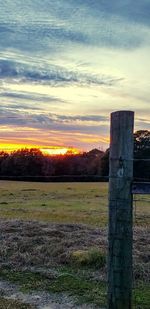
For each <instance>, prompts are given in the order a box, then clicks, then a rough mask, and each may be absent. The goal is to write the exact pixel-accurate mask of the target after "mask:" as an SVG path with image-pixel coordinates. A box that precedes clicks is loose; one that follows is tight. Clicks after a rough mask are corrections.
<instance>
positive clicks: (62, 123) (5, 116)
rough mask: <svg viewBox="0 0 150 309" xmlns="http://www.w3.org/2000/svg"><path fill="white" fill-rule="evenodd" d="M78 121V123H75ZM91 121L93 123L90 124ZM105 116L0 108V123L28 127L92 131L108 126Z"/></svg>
mask: <svg viewBox="0 0 150 309" xmlns="http://www.w3.org/2000/svg"><path fill="white" fill-rule="evenodd" d="M77 121H79V123H77ZM91 121H92V122H93V123H94V124H91ZM107 121H108V118H107V117H105V116H101V115H99V116H97V115H88V116H80V115H75V116H62V115H58V114H47V115H46V114H42V113H41V114H34V113H32V114H31V113H27V112H26V113H25V112H24V113H19V111H17V110H16V111H12V110H11V109H9V108H8V109H3V108H1V109H0V125H9V126H16V127H19V126H20V127H30V128H38V129H45V130H56V131H68V132H79V131H81V132H84V133H86V132H87V133H92V132H95V131H98V132H99V130H100V127H101V128H108V123H107ZM85 122H86V124H85ZM88 122H89V123H88Z"/></svg>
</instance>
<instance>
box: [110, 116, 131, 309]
mask: <svg viewBox="0 0 150 309" xmlns="http://www.w3.org/2000/svg"><path fill="white" fill-rule="evenodd" d="M133 126H134V112H131V111H118V112H114V113H112V114H111V132H110V172H109V176H110V179H109V236H108V237H109V252H108V308H109V309H131V308H132V188H131V187H132V178H133Z"/></svg>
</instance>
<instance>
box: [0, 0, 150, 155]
mask: <svg viewBox="0 0 150 309" xmlns="http://www.w3.org/2000/svg"><path fill="white" fill-rule="evenodd" d="M149 13H150V0H117V1H116V0H114V1H113V0H112V1H110V0H42V1H41V0H25V1H24V0H13V1H12V0H5V1H4V0H0V149H3V148H5V149H6V148H10V147H16V148H17V147H20V145H26V146H40V147H42V148H50V147H56V146H57V147H62V148H63V149H64V148H66V147H75V148H78V149H81V150H89V149H92V148H100V149H103V150H104V149H106V148H107V147H108V145H109V126H110V113H111V112H113V111H116V110H133V111H135V130H139V129H150V87H149V86H150V85H149V83H150V60H149V55H150V18H149ZM13 145H15V146H13Z"/></svg>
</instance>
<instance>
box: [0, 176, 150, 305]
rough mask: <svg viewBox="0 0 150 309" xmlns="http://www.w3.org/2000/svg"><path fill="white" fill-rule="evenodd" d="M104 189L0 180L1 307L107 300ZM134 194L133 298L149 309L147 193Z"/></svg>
mask: <svg viewBox="0 0 150 309" xmlns="http://www.w3.org/2000/svg"><path fill="white" fill-rule="evenodd" d="M107 190H108V186H107V184H105V183H27V182H9V181H0V210H1V225H0V235H1V237H0V242H1V246H0V280H1V281H0V282H1V285H0V291H1V298H0V308H2V309H3V308H7V307H8V308H12V309H13V308H14V309H25V308H29V309H30V308H54V309H55V308H64V309H67V308H106V253H107V216H108V212H107V204H108V202H107V200H108V192H107ZM136 199H137V200H138V201H137V202H136V208H135V207H134V296H133V303H134V306H135V308H136V309H137V308H139V309H149V308H150V299H149V293H148V291H149V273H148V271H149V270H150V267H149V266H150V264H149V260H150V259H149V257H150V256H149V252H150V251H149V230H148V229H149V227H148V222H149V218H150V207H149V201H150V197H149V196H138V198H137V197H136ZM8 297H9V298H10V297H11V300H10V299H8ZM14 299H15V302H14ZM10 302H11V303H10ZM46 306H49V307H46Z"/></svg>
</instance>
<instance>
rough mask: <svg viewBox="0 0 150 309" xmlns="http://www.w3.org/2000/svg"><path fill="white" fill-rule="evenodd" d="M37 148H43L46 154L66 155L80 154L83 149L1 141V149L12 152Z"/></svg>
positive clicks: (42, 150)
mask: <svg viewBox="0 0 150 309" xmlns="http://www.w3.org/2000/svg"><path fill="white" fill-rule="evenodd" d="M25 148H27V149H31V148H37V149H39V150H41V152H42V153H43V154H44V155H50V156H53V155H66V154H79V153H81V151H79V149H76V148H73V147H59V146H57V147H56V146H47V147H46V146H44V147H43V146H39V145H26V144H6V143H0V151H5V152H8V153H11V152H13V151H17V150H20V149H25Z"/></svg>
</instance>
